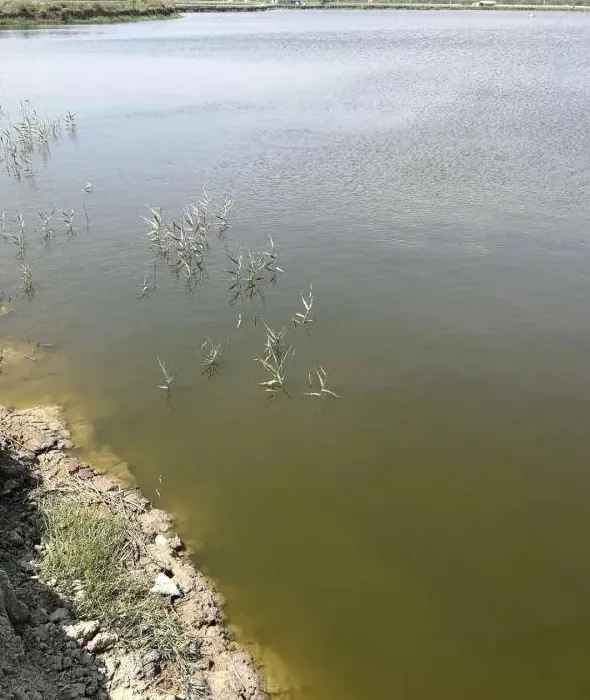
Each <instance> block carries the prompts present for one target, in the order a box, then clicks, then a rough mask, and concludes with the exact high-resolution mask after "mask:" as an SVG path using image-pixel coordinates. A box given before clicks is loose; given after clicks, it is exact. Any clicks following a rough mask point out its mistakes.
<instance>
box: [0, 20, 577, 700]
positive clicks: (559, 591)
mask: <svg viewBox="0 0 590 700" xmlns="http://www.w3.org/2000/svg"><path fill="white" fill-rule="evenodd" d="M589 47H590V16H587V15H584V14H566V13H537V14H535V15H534V16H529V14H528V13H512V12H505V13H500V12H477V11H473V12H472V11H466V12H401V11H400V12H389V13H388V12H379V11H366V12H348V11H339V12H329V11H328V12H323V11H322V12H320V11H317V12H298V11H284V12H272V13H252V14H247V15H246V14H243V15H241V14H236V15H232V14H220V15H215V14H211V15H188V16H185V17H182V18H180V19H177V20H170V21H163V22H144V23H138V24H123V25H113V26H87V27H82V28H79V27H60V28H49V29H41V30H31V31H22V32H2V33H0V104H1V105H2V108H3V110H4V112H9V113H11V114H13V115H14V114H16V112H17V111H18V105H19V101H20V100H31V102H32V103H33V104H34V105H35V106H37V107H38V108H40V109H42V110H44V111H45V112H47V113H48V114H49V115H50V116H55V115H58V114H64V113H65V112H66V111H67V110H68V109H69V110H71V111H72V112H75V114H76V121H77V128H76V131H75V133H74V134H71V135H67V134H64V136H63V137H62V138H61V139H60V141H59V142H57V143H55V144H54V145H53V147H52V149H51V155H50V157H49V158H47V160H46V162H45V163H43V162H42V161H38V162H37V168H36V172H35V174H34V176H33V177H24V178H23V179H22V181H18V180H17V179H15V178H14V177H9V176H8V175H7V174H6V173H2V174H1V175H0V210H5V211H6V217H5V225H6V227H7V228H8V229H9V230H13V229H14V227H15V226H16V224H15V223H14V221H13V218H14V215H15V212H16V211H17V210H19V209H22V210H23V217H24V220H25V223H26V226H27V229H28V232H29V245H28V248H27V259H28V261H29V264H30V266H31V268H32V270H33V271H34V275H35V280H36V294H35V296H34V298H33V299H32V301H30V302H29V301H27V300H26V299H25V298H24V297H23V296H22V294H15V295H14V298H13V303H12V313H11V314H9V315H7V316H4V317H2V318H0V333H1V334H2V339H3V342H8V341H9V340H10V341H15V340H20V341H26V339H27V338H29V339H35V340H40V341H42V342H43V343H50V344H53V345H55V348H54V349H52V350H47V351H46V355H47V358H46V359H45V360H40V361H38V362H36V363H33V362H31V363H30V365H27V367H28V369H26V370H25V371H21V372H20V375H19V376H20V380H19V381H18V382H16V381H14V380H12V381H11V378H10V375H9V373H8V372H7V373H5V375H4V376H3V377H2V378H1V379H0V381H2V383H1V384H0V398H1V399H2V400H14V401H21V402H30V401H31V400H46V399H48V398H56V399H60V400H65V402H66V404H67V405H69V406H70V407H74V406H76V407H78V409H79V410H80V411H81V412H82V413H83V415H84V416H85V418H86V419H87V420H88V421H89V422H90V423H91V424H92V426H93V428H94V441H95V443H96V444H97V445H99V446H101V447H104V448H108V449H109V450H111V451H112V452H114V453H116V454H117V455H119V456H120V457H121V458H122V459H124V460H125V461H126V462H127V463H128V464H129V467H130V469H131V471H132V472H133V474H134V476H135V477H136V479H137V481H138V483H139V484H140V485H141V487H142V488H143V489H145V491H146V493H148V495H150V496H151V497H153V498H155V499H156V500H157V502H158V503H161V504H162V505H163V507H166V508H169V509H172V510H173V511H174V513H175V514H176V515H177V516H178V518H179V523H180V526H181V529H182V531H183V533H184V535H185V536H186V537H187V538H188V539H189V540H190V541H191V542H192V543H193V546H194V547H195V560H196V562H197V564H198V565H199V566H201V567H203V568H204V569H205V570H206V571H207V572H208V573H209V574H210V575H211V576H212V577H213V578H214V579H215V581H216V582H217V583H218V585H219V586H220V588H221V589H222V591H223V592H224V593H225V595H226V597H227V600H228V607H229V613H230V617H231V620H232V622H233V623H235V625H236V626H237V627H238V628H239V634H240V636H241V638H242V639H243V640H246V641H248V642H250V643H251V644H252V645H253V648H254V649H255V650H257V652H258V653H259V655H260V656H259V658H260V659H261V660H262V661H263V662H266V663H267V664H268V670H269V672H270V673H271V674H272V675H273V677H274V678H275V679H276V678H277V677H279V676H280V678H279V680H277V681H276V682H277V683H279V684H283V683H286V682H287V681H284V680H283V676H284V675H285V674H287V675H288V678H289V681H288V682H289V683H290V687H291V691H292V695H293V697H295V698H296V699H297V700H300V699H303V698H305V699H306V700H357V699H361V700H392V699H396V700H397V699H399V700H402V699H403V700H446V699H448V700H457V698H478V700H487V699H489V700H492V699H493V700H497V699H498V698H503V699H504V700H509V699H514V700H523V699H524V698H531V699H532V698H534V699H535V700H542V699H545V698H546V699H548V700H549V699H551V700H554V698H555V697H563V698H570V699H571V700H573V699H574V698H586V697H588V694H589V693H590V666H589V665H588V663H587V658H586V657H587V653H586V647H587V637H588V629H589V628H590V596H589V595H588V590H589V586H590V557H589V556H588V555H587V551H586V547H587V542H588V538H589V537H590V507H589V502H590V430H588V424H589V420H590V402H589V396H590V369H589V368H590V360H589V358H590V197H589V196H588V192H589V187H590V129H589V128H588V127H589V123H588V121H589V114H590V51H589ZM87 181H88V182H91V183H92V192H91V193H85V192H84V191H83V190H84V185H85V183H86V182H87ZM203 188H205V189H207V191H208V192H209V193H210V194H211V197H212V198H213V199H217V200H219V199H220V198H223V194H224V192H228V193H231V196H232V197H233V198H234V200H235V205H234V207H233V210H232V212H231V215H230V220H231V224H232V225H231V228H229V230H228V231H227V232H226V233H225V235H224V237H223V238H222V239H219V238H218V237H217V235H212V236H211V250H210V251H209V252H208V253H207V256H206V257H207V264H206V271H205V275H204V279H203V280H202V283H201V284H200V285H199V286H198V288H197V289H196V290H194V291H193V292H189V291H188V290H187V288H186V285H185V284H183V282H182V279H181V280H176V279H175V278H174V276H173V275H170V274H168V272H167V270H166V266H165V265H164V264H163V263H160V264H159V267H158V277H157V280H158V288H157V289H156V291H155V292H153V293H152V294H150V295H149V296H147V297H145V298H142V299H138V296H139V293H140V291H141V287H142V279H143V275H144V271H145V270H146V269H149V268H150V265H151V260H152V252H151V250H150V247H149V242H148V240H147V237H146V235H145V233H146V231H147V225H146V224H145V222H143V221H142V218H141V217H142V216H146V215H149V214H147V212H148V210H147V206H148V205H149V206H152V207H159V206H161V207H163V208H164V210H165V212H166V213H168V214H169V215H170V216H176V217H178V216H179V215H180V212H181V210H182V207H183V206H184V205H186V204H187V203H188V202H189V201H196V200H198V198H199V197H200V195H201V193H202V191H203ZM84 206H85V207H86V210H87V212H88V225H87V223H86V218H85V214H84ZM54 207H57V208H58V209H62V210H69V209H70V208H74V210H75V212H76V217H75V226H76V235H75V236H73V237H68V236H66V235H65V234H64V233H63V228H64V224H63V223H59V226H58V228H59V229H60V230H59V231H58V232H57V235H56V238H55V241H54V242H53V243H52V244H51V246H50V247H46V246H44V245H43V244H42V243H41V242H40V239H39V236H38V233H36V232H35V231H39V229H40V220H39V217H38V215H37V211H38V210H40V209H41V210H43V211H49V210H51V209H53V208H54ZM54 218H55V220H56V221H57V222H60V217H59V216H58V215H57V214H56V215H55V217H54ZM269 233H270V234H272V237H273V239H274V242H275V245H276V250H277V253H278V256H279V264H280V266H281V267H282V268H283V269H284V273H282V274H279V275H278V280H277V283H276V285H274V286H272V285H269V286H268V287H267V288H266V296H265V300H264V305H263V304H262V302H261V300H260V299H254V300H248V299H244V300H242V299H238V300H236V302H235V303H234V304H232V305H230V304H229V303H228V301H229V298H230V292H229V289H228V287H229V281H228V280H229V275H228V273H227V272H226V271H225V270H226V269H229V268H230V267H231V263H230V262H229V261H228V258H227V257H226V252H227V251H229V252H230V253H233V254H235V252H236V251H237V250H238V249H239V248H240V247H241V248H243V249H244V250H245V249H246V248H250V249H251V250H259V249H262V248H264V247H265V246H267V245H268V243H267V237H268V234H269ZM0 274H1V275H2V284H3V285H4V286H5V288H6V289H8V288H9V287H11V286H13V285H15V284H17V282H18V275H19V271H18V264H17V263H16V262H15V257H14V250H13V246H12V245H11V244H10V243H8V242H4V243H2V244H1V245H0ZM309 284H313V292H314V297H315V321H314V323H313V324H311V327H310V329H309V332H306V330H305V329H304V328H293V325H292V323H291V318H292V316H293V313H294V312H295V311H297V310H299V309H300V308H301V300H300V296H299V295H300V292H301V291H306V290H307V289H308V287H309ZM239 314H242V323H241V327H240V328H239V329H238V328H237V325H238V315H239ZM255 317H256V319H257V323H256V325H255V323H254V319H255ZM262 319H264V320H265V321H266V322H267V323H269V324H271V325H273V326H274V327H280V326H281V325H283V324H284V325H285V326H286V327H287V333H288V342H289V343H292V344H293V346H294V347H296V348H297V353H296V355H295V356H294V357H293V359H292V360H291V361H290V362H289V363H288V366H287V382H288V386H289V391H290V395H291V396H290V398H288V397H283V398H279V400H277V401H275V402H269V401H268V400H267V398H266V397H265V395H264V392H263V391H262V389H261V387H260V386H258V382H259V381H262V380H264V379H265V374H264V371H263V368H262V367H261V366H260V365H258V364H257V363H256V362H255V361H254V357H255V356H256V355H258V354H260V352H261V350H260V348H261V346H262V344H263V343H264V327H263V325H262ZM207 337H210V338H211V339H213V340H214V341H215V342H223V343H224V345H225V352H224V355H223V362H222V365H221V368H220V372H219V374H218V376H215V377H213V378H212V379H211V380H209V381H208V380H207V379H206V378H205V377H204V376H202V374H201V365H200V359H199V357H198V356H197V352H198V349H199V347H200V345H201V343H202V342H203V341H204V340H205V339H206V338H207ZM158 356H159V357H160V358H161V359H162V360H163V361H164V362H165V363H167V364H168V365H170V366H171V367H172V368H173V372H174V374H175V376H176V379H175V382H174V384H173V388H172V392H171V395H170V400H166V397H165V395H164V394H163V392H161V391H158V389H157V388H156V387H157V385H158V384H161V381H162V380H161V375H160V371H159V368H158V365H157V361H156V357H158ZM316 365H321V366H322V367H324V368H325V370H326V372H327V374H328V386H329V388H331V389H333V390H334V391H336V392H337V393H338V394H339V395H340V397H341V398H340V399H330V397H326V398H325V399H324V400H318V399H317V398H315V397H309V396H304V395H303V393H304V392H305V391H307V390H308V379H307V376H308V369H309V368H312V367H314V366H316ZM27 380H30V381H27ZM158 493H159V494H161V495H160V496H158ZM279 667H280V668H279ZM285 669H286V671H285Z"/></svg>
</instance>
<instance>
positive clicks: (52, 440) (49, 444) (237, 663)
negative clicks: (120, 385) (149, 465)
mask: <svg viewBox="0 0 590 700" xmlns="http://www.w3.org/2000/svg"><path fill="white" fill-rule="evenodd" d="M72 447H73V445H72V443H71V441H70V435H69V432H68V430H67V428H66V426H65V424H64V421H63V417H62V414H61V411H60V409H59V408H57V407H44V408H33V409H27V410H13V409H10V408H7V407H2V406H0V700H25V699H26V700H76V698H83V697H85V698H96V700H147V699H148V698H149V699H150V700H164V699H165V698H166V700H173V699H174V698H178V699H180V698H185V699H187V700H190V699H196V698H210V700H264V699H266V698H267V695H266V693H265V691H264V683H263V680H262V678H261V676H260V674H259V673H258V671H257V669H256V667H255V665H254V662H253V660H252V659H251V657H250V656H249V655H248V654H247V653H246V652H245V651H243V650H241V649H239V648H238V647H237V645H236V643H235V642H234V640H233V639H232V636H231V634H230V633H229V631H228V629H227V626H226V620H225V617H224V613H223V604H222V600H221V598H220V596H219V594H218V593H217V592H216V591H215V590H214V589H213V588H212V587H211V585H210V584H209V582H208V581H207V580H206V579H205V577H204V576H203V575H201V574H200V573H199V572H198V571H196V570H195V569H194V567H193V566H192V564H191V563H190V559H189V556H188V552H187V551H186V549H185V548H184V545H183V543H182V541H181V540H180V539H179V538H178V537H177V536H176V535H175V533H174V532H173V531H172V529H171V519H170V517H169V516H168V515H167V514H166V513H165V512H163V511H161V510H158V509H156V508H153V507H152V505H151V504H150V503H149V501H148V500H147V499H146V498H145V497H144V496H143V495H142V494H141V493H140V492H139V491H138V490H137V489H135V488H133V487H126V486H123V485H121V484H120V483H118V482H116V481H114V480H113V479H111V478H109V477H107V476H105V475H102V474H99V473H97V472H96V471H95V470H94V469H93V468H92V467H91V466H89V465H87V464H85V463H83V462H82V461H80V460H79V459H78V458H76V457H75V456H73V455H72V454H70V453H69V451H70V450H71V448H72ZM48 502H49V503H50V504H51V508H53V509H54V510H53V512H54V513H55V512H61V511H63V512H65V513H72V512H73V511H76V509H81V511H80V512H82V513H86V512H87V511H88V512H92V513H98V514H99V517H100V518H102V521H101V522H105V523H109V522H110V521H113V522H114V521H116V522H120V521H123V522H124V523H125V532H126V533H128V534H127V535H126V537H127V539H128V542H127V541H126V542H125V548H124V551H125V553H126V556H128V558H129V562H130V564H129V565H128V568H129V569H130V571H128V572H126V574H125V575H126V576H127V575H128V576H129V577H130V578H125V579H122V580H125V581H129V580H131V581H133V582H134V583H133V585H134V586H135V587H136V588H137V590H138V591H139V593H138V596H139V597H136V598H135V599H134V600H135V601H136V603H137V605H138V606H142V605H144V603H145V604H146V605H150V606H151V602H152V601H154V600H155V598H157V599H158V604H161V605H162V606H163V607H162V613H161V615H162V618H163V617H166V618H167V619H168V620H169V621H171V623H173V625H175V627H174V628H172V627H170V626H169V627H168V628H167V629H174V630H177V631H178V637H179V638H180V637H182V645H183V648H182V649H181V648H180V646H179V648H178V650H176V649H175V640H174V639H169V638H168V639H167V641H166V643H165V644H164V642H162V643H161V644H160V643H159V642H158V640H159V639H164V637H162V636H160V637H158V635H157V634H154V630H153V629H151V628H150V625H151V627H154V626H155V627H157V625H158V619H157V617H156V618H154V619H155V621H154V620H152V621H150V622H149V624H148V623H147V622H145V621H144V622H145V624H144V623H142V620H141V619H140V620H135V621H134V624H136V625H137V627H136V628H133V629H137V630H138V633H137V635H136V636H137V638H135V639H134V638H133V636H129V635H127V636H126V635H125V634H122V633H121V631H120V630H119V629H118V628H117V626H116V625H115V624H114V623H113V624H111V621H110V620H111V616H110V615H104V616H103V619H101V618H100V617H85V618H83V617H81V616H80V612H79V611H80V610H85V609H89V606H88V605H86V607H85V606H84V605H81V604H80V601H82V602H84V600H85V598H84V597H85V596H87V597H88V598H90V597H91V590H90V588H88V589H87V590H85V586H87V587H89V586H90V585H91V583H89V582H87V581H86V577H85V576H83V575H81V576H80V579H81V580H76V581H74V582H73V584H74V585H71V586H69V587H67V586H64V585H62V584H63V581H64V580H65V579H67V578H68V574H69V573H71V572H68V571H64V572H63V575H59V576H57V577H53V578H49V579H48V578H47V575H46V572H47V570H48V560H49V559H50V554H51V551H53V552H55V551H56V550H59V547H60V545H61V543H60V542H59V541H58V542H56V541H55V540H56V537H57V538H58V539H59V537H60V536H61V535H60V534H59V533H60V531H59V530H55V529H54V530H53V531H51V523H49V524H48V518H47V512H48V510H47V507H46V505H45V504H47V503H48ZM60 509H61V511H60ZM48 532H49V534H48ZM72 532H73V531H72V530H71V529H69V530H68V528H66V529H65V530H63V533H64V534H63V537H65V538H67V537H68V536H71V533H72ZM56 533H57V534H56ZM77 544H79V543H75V542H74V543H73V545H74V546H76V545H77ZM89 544H92V543H89ZM122 551H123V550H122ZM106 572H107V570H106V569H105V577H106V576H107V573H106ZM87 573H89V574H90V573H92V572H87ZM94 573H96V572H94ZM99 574H100V572H99ZM98 578H99V579H100V575H99V576H98ZM62 579H63V580H62ZM88 581H90V576H89V577H88ZM105 583H108V582H105ZM150 586H151V587H152V588H150ZM123 599H125V591H124V590H119V591H116V597H115V598H114V599H113V605H118V601H120V600H123ZM160 601H161V603H160ZM137 609H138V610H139V609H141V610H143V607H138V608H137ZM145 609H146V610H148V609H149V610H150V611H152V612H153V608H152V607H149V608H148V607H146V608H145ZM155 610H156V612H157V610H158V609H157V608H155ZM130 612H133V610H131V611H130ZM136 617H137V616H136ZM112 619H117V618H116V617H113V618H112ZM157 631H158V630H156V632H157ZM142 635H145V641H144V640H142V639H140V637H142ZM150 635H151V636H150ZM179 644H180V642H179ZM172 652H174V653H172ZM176 652H178V653H176Z"/></svg>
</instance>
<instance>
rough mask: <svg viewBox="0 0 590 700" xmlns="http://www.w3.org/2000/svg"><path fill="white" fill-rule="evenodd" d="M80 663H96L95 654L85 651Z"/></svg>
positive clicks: (90, 664)
mask: <svg viewBox="0 0 590 700" xmlns="http://www.w3.org/2000/svg"><path fill="white" fill-rule="evenodd" d="M80 663H82V664H84V666H92V664H93V663H94V656H92V654H89V653H88V652H87V651H83V652H82V654H81V656H80Z"/></svg>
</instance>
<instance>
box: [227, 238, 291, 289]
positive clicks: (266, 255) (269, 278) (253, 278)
mask: <svg viewBox="0 0 590 700" xmlns="http://www.w3.org/2000/svg"><path fill="white" fill-rule="evenodd" d="M268 238H269V243H270V246H269V249H268V250H261V251H256V252H253V251H251V250H250V249H246V250H239V251H238V252H237V253H235V254H233V255H232V254H230V253H228V254H227V257H228V259H229V261H230V262H231V263H232V264H233V268H232V269H229V270H226V272H227V273H228V274H229V275H230V286H229V291H230V292H232V295H231V297H230V303H233V302H234V301H236V299H249V300H252V299H254V298H255V297H256V298H259V299H260V300H261V301H264V298H265V289H266V286H267V285H268V284H274V283H275V282H276V279H277V274H278V273H279V272H283V269H282V268H280V267H279V266H278V265H277V254H276V249H275V244H274V241H273V238H272V236H271V235H269V237H268Z"/></svg>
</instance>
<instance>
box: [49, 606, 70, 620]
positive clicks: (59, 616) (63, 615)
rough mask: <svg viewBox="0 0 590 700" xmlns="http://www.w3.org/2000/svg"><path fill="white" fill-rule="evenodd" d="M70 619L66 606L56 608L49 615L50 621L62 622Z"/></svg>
mask: <svg viewBox="0 0 590 700" xmlns="http://www.w3.org/2000/svg"><path fill="white" fill-rule="evenodd" d="M69 619H70V611H69V610H68V609H67V608H58V609H57V610H54V611H53V612H52V613H51V615H50V616H49V621H50V622H63V621H64V620H69Z"/></svg>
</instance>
